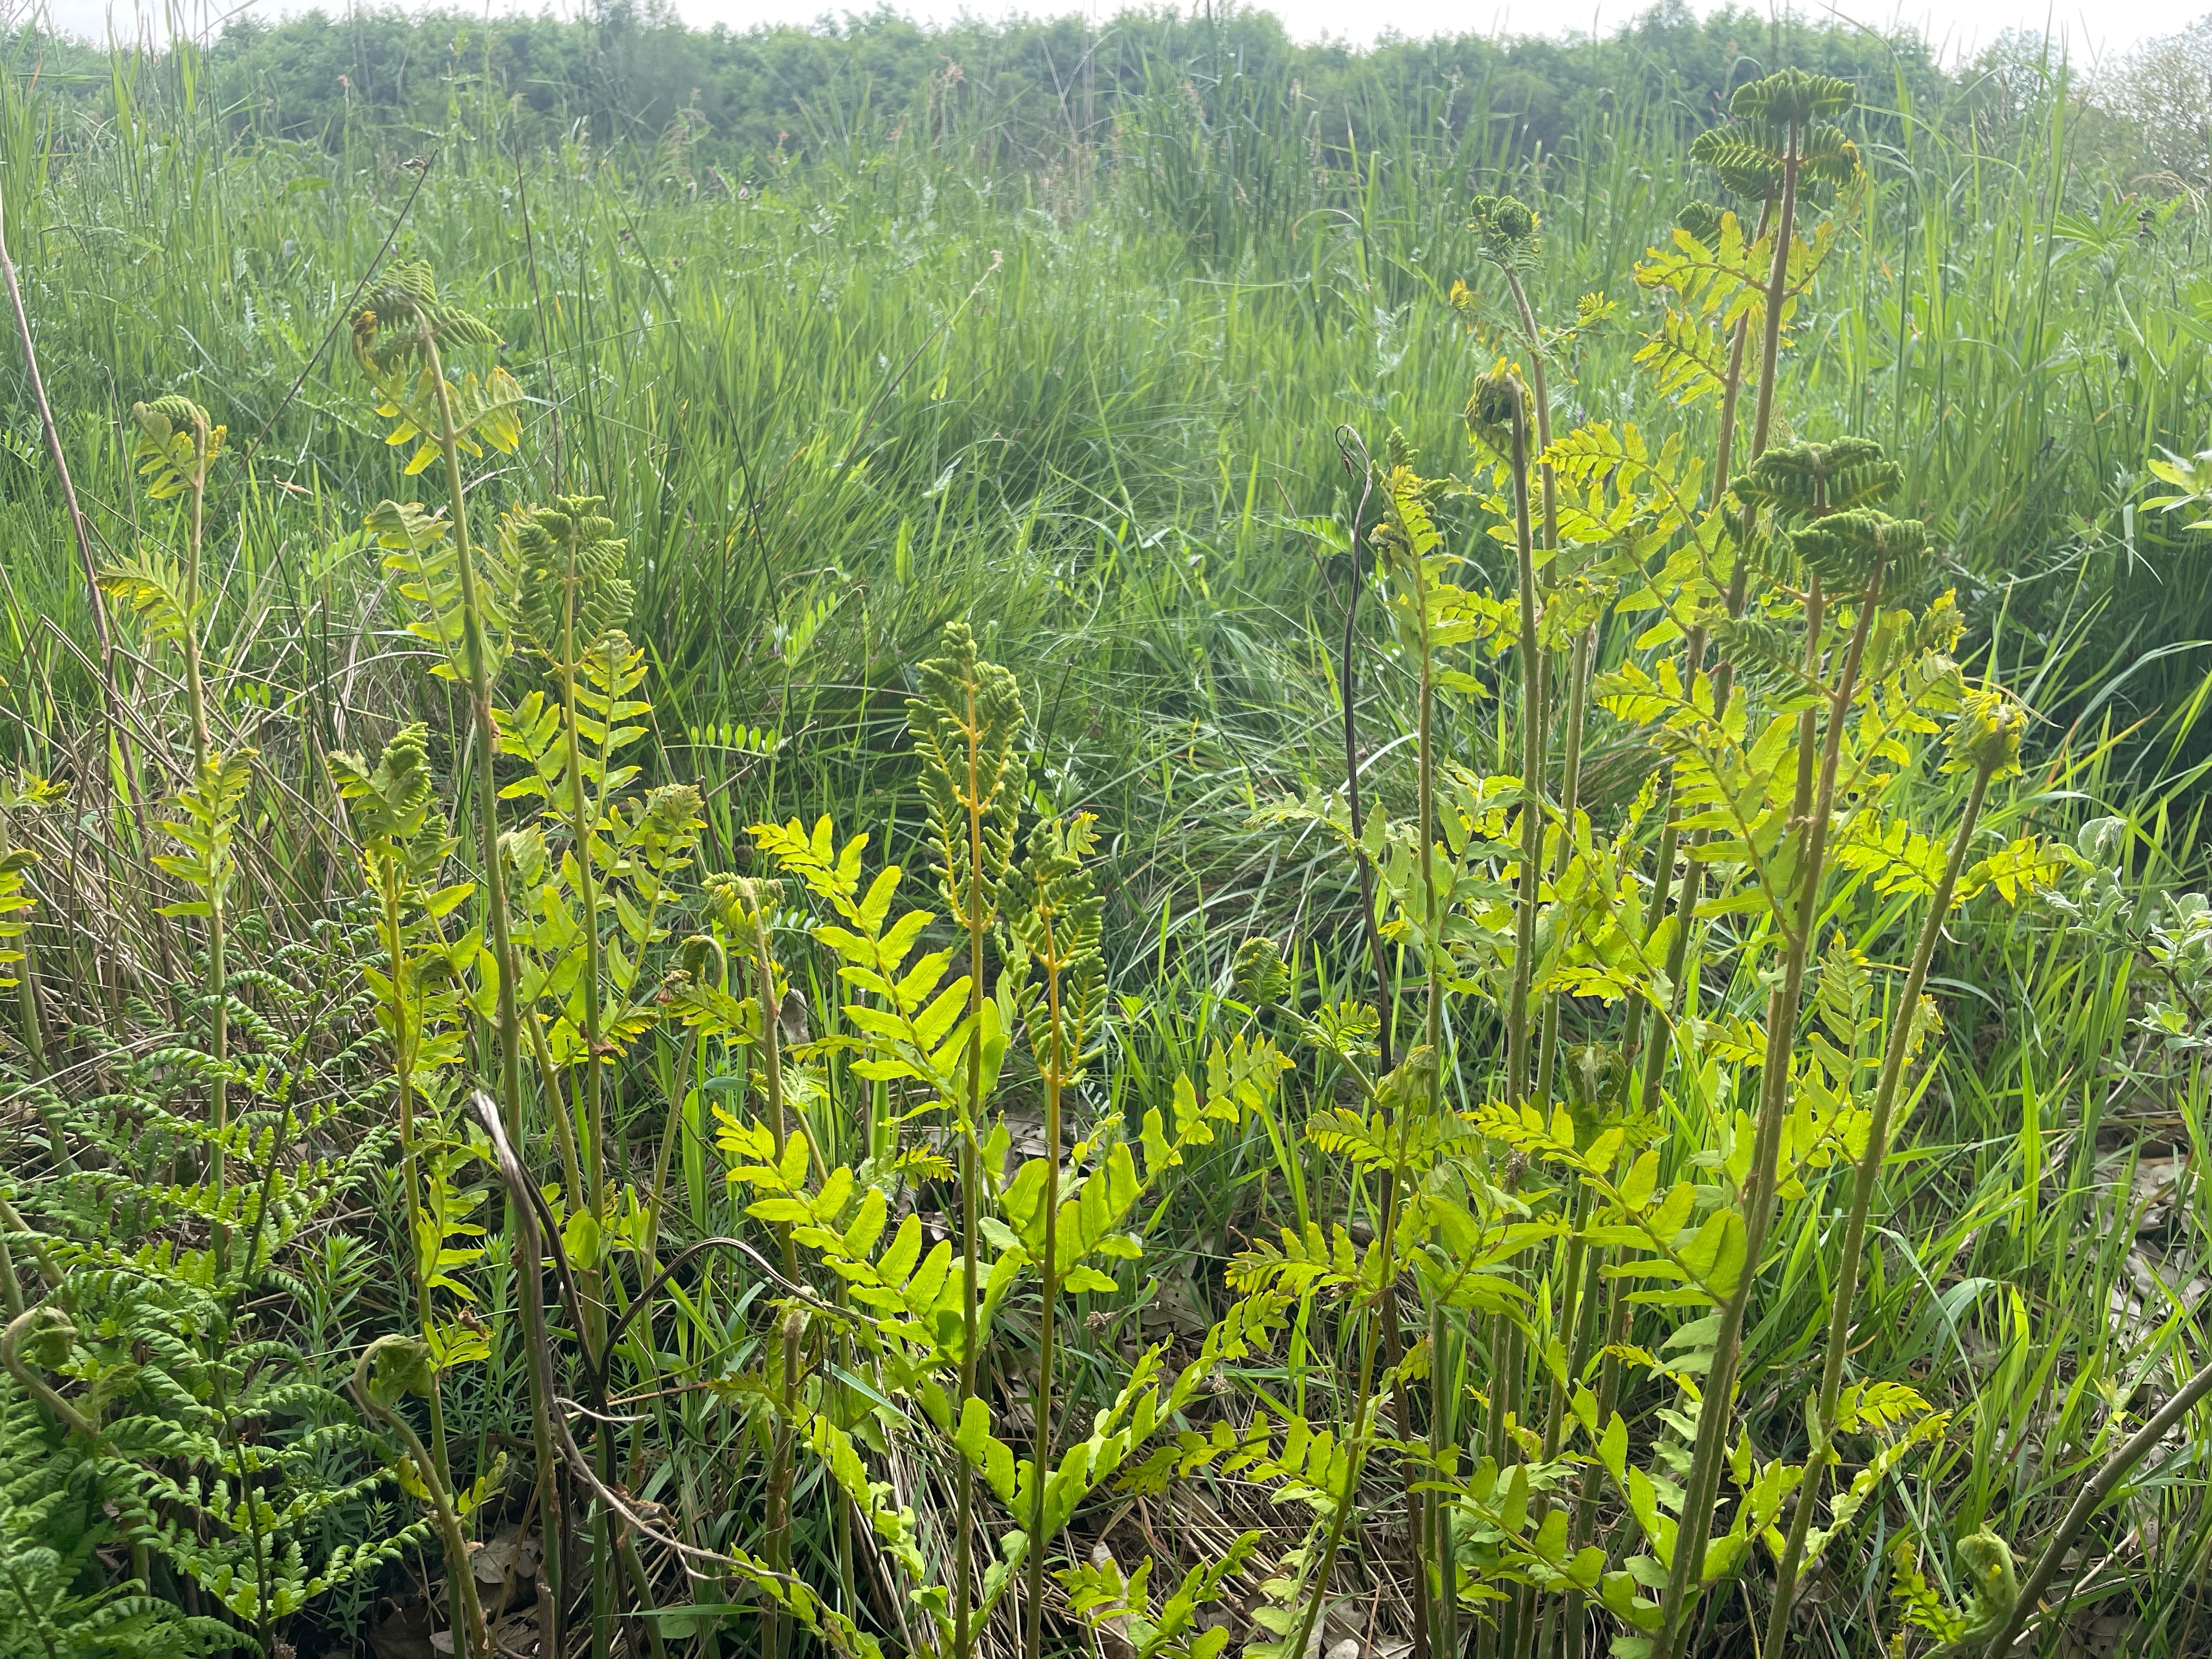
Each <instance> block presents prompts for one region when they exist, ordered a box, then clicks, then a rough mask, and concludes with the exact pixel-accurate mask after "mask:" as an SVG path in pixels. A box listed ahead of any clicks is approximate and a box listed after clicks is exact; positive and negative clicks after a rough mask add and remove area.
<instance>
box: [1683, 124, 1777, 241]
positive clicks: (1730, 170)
mask: <svg viewBox="0 0 2212 1659" xmlns="http://www.w3.org/2000/svg"><path fill="white" fill-rule="evenodd" d="M1690 159H1691V160H1692V161H1696V162H1698V163H1699V165H1700V166H1703V167H1711V169H1712V170H1713V171H1714V172H1715V173H1718V174H1719V175H1720V181H1721V188H1722V189H1723V190H1725V191H1728V192H1729V194H1730V195H1731V196H1736V197H1742V198H1743V199H1745V200H1747V201H1752V202H1763V201H1765V200H1766V199H1767V198H1768V197H1772V196H1776V195H1778V194H1779V193H1780V192H1781V190H1782V158H1781V157H1780V156H1779V155H1776V154H1775V153H1774V152H1773V151H1772V150H1771V149H1768V148H1767V147H1766V146H1765V144H1762V143H1759V142H1758V141H1757V140H1755V139H1753V138H1752V137H1749V136H1747V134H1746V133H1745V132H1744V131H1742V130H1741V129H1740V128H1736V127H1713V128H1711V129H1710V130H1708V131H1705V132H1701V133H1699V135H1698V136H1697V137H1695V138H1693V139H1692V140H1691V141H1690ZM1685 228H1687V227H1685ZM1691 234H1692V235H1696V234H1697V233H1696V232H1695V231H1692V232H1691ZM1699 240H1701V241H1703V240H1710V239H1709V238H1705V237H1700V238H1699Z"/></svg>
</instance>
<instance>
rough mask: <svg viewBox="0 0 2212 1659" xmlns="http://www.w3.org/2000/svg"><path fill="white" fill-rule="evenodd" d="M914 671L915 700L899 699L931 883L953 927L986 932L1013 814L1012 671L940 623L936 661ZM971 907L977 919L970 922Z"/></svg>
mask: <svg viewBox="0 0 2212 1659" xmlns="http://www.w3.org/2000/svg"><path fill="white" fill-rule="evenodd" d="M919 672H920V677H921V696H915V697H909V698H908V700H907V706H906V708H907V726H908V730H909V731H911V732H913V734H914V746H915V754H916V755H918V756H919V757H921V763H922V789H923V793H925V794H926V795H927V799H928V803H929V822H930V828H931V829H932V831H933V833H934V835H935V836H936V839H937V855H938V874H939V883H940V884H941V886H942V887H943V890H944V892H945V903H946V905H947V906H948V907H949V908H950V909H951V915H952V920H953V921H955V922H957V924H958V925H959V926H961V927H973V926H975V925H978V924H980V925H981V926H984V927H988V926H990V925H991V923H992V922H993V921H994V920H995V919H996V916H997V912H998V904H999V891H1000V885H1001V884H1002V883H1003V882H1004V881H1005V879H1006V871H1007V868H1008V866H1010V865H1012V862H1013V857H1014V829H1015V824H1016V823H1017V821H1018V818H1019V817H1020V813H1021V798H1020V791H1019V787H1018V786H1019V783H1020V779H1021V767H1020V764H1019V763H1018V762H1017V761H1016V760H1015V758H1014V739H1015V738H1016V737H1018V735H1019V733H1020V732H1021V729H1022V723H1023V721H1024V720H1026V719H1027V718H1028V715H1027V713H1026V711H1025V710H1024V708H1023V707H1022V694H1021V688H1020V686H1019V685H1018V684H1017V683H1016V682H1015V679H1014V677H1013V675H1012V673H1010V672H1008V671H1006V669H1004V668H1001V667H1000V666H999V665H998V664H996V663H993V662H986V661H984V660H983V659H981V656H980V655H979V654H978V653H977V652H976V649H975V635H974V634H973V633H972V632H970V631H969V627H968V624H967V623H946V624H945V654H944V655H942V656H939V657H933V658H931V659H928V660H927V662H924V663H923V664H921V668H920V671H919ZM971 820H972V823H973V824H974V827H975V831H976V835H975V847H974V851H973V853H972V854H971V852H970V848H969V827H970V823H971ZM971 856H972V858H973V859H974V860H975V861H974V862H973V863H972V864H971V862H970V860H971ZM971 888H973V889H974V891H973V892H972V894H971V891H970V890H971ZM971 899H972V901H973V907H974V908H980V909H981V915H974V914H971Z"/></svg>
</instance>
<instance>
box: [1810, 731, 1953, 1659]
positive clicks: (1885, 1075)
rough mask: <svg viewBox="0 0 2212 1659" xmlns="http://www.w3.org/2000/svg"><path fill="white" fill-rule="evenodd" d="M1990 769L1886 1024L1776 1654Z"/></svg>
mask: <svg viewBox="0 0 2212 1659" xmlns="http://www.w3.org/2000/svg"><path fill="white" fill-rule="evenodd" d="M1991 770H1992V768H1991V767H1990V766H1988V765H1984V766H1980V767H1978V768H1977V769H1975V773H1974V782H1973V787H1972V791H1971V792H1970V793H1968V794H1967V797H1966V811H1964V812H1963V813H1962V814H1961V815H1960V819H1959V829H1958V833H1957V834H1956V835H1955V836H1953V838H1952V841H1951V855H1950V857H1949V859H1948V860H1946V862H1945V864H1944V866H1943V875H1942V879H1941V880H1940V881H1938V882H1937V883H1936V890H1935V892H1934V893H1932V894H1931V895H1930V896H1929V901H1928V915H1927V917H1926V919H1925V920H1924V921H1923V922H1922V923H1921V925H1920V939H1919V942H1918V944H1917V945H1915V946H1914V948H1913V952H1912V965H1911V969H1908V970H1907V972H1906V974H1905V988H1904V990H1903V991H1902V992H1901V993H1900V994H1899V1000H1898V1006H1899V1012H1898V1017H1897V1019H1896V1022H1895V1024H1893V1025H1892V1026H1891V1028H1890V1033H1889V1043H1888V1046H1887V1048H1886V1049H1885V1050H1884V1052H1883V1054H1882V1060H1881V1081H1880V1083H1879V1084H1878V1085H1877V1086H1876V1089H1875V1103H1874V1115H1873V1118H1872V1121H1870V1122H1869V1125H1868V1127H1867V1144H1866V1152H1864V1154H1863V1155H1862V1156H1861V1158H1860V1159H1859V1162H1858V1169H1857V1176H1856V1179H1855V1180H1854V1182H1853V1183H1852V1187H1851V1211H1850V1219H1849V1220H1848V1221H1847V1222H1846V1223H1845V1224H1844V1249H1843V1257H1842V1260H1841V1261H1839V1262H1838V1265H1837V1268H1836V1282H1835V1287H1834V1289H1833V1291H1832V1292H1831V1295H1832V1298H1833V1306H1832V1310H1831V1311H1830V1313H1829V1316H1828V1351H1827V1355H1826V1358H1825V1360H1824V1361H1823V1362H1822V1364H1821V1368H1820V1405H1819V1407H1818V1408H1817V1410H1816V1411H1815V1413H1814V1419H1813V1434H1814V1445H1813V1447H1812V1450H1811V1455H1810V1462H1811V1467H1810V1468H1808V1470H1807V1471H1806V1474H1805V1478H1804V1480H1803V1481H1802V1484H1801V1485H1800V1486H1798V1488H1797V1503H1796V1510H1795V1512H1794V1513H1793V1514H1792V1515H1791V1516H1790V1536H1789V1540H1788V1541H1787V1543H1786V1544H1785V1545H1784V1547H1783V1552H1782V1559H1781V1562H1780V1564H1779V1565H1778V1568H1777V1570H1776V1574H1775V1584H1774V1607H1773V1610H1772V1612H1771V1615H1770V1616H1769V1619H1768V1621H1767V1626H1766V1651H1768V1652H1769V1653H1779V1652H1781V1651H1782V1648H1781V1646H1780V1645H1779V1644H1781V1643H1782V1641H1783V1640H1784V1638H1785V1637H1786V1636H1787V1635H1788V1633H1789V1630H1790V1604H1791V1602H1792V1601H1793V1600H1794V1599H1795V1597H1796V1589H1797V1572H1798V1569H1799V1567H1800V1566H1801V1565H1802V1562H1803V1559H1804V1553H1805V1538H1806V1534H1807V1533H1808V1530H1809V1529H1810V1528H1811V1526H1812V1523H1813V1511H1814V1508H1815V1507H1816V1506H1817V1505H1818V1504H1819V1502H1820V1492H1821V1490H1822V1488H1823V1487H1824V1486H1825V1485H1826V1480H1827V1473H1828V1468H1829V1466H1830V1465H1831V1464H1832V1463H1833V1462H1835V1452H1834V1448H1833V1445H1832V1439H1833V1436H1834V1434H1835V1420H1836V1403H1837V1401H1838V1399H1839V1398H1840V1397H1841V1395H1842V1393H1843V1384H1844V1353H1845V1352H1846V1351H1847V1349H1848V1346H1849V1345H1850V1330H1851V1318H1852V1315H1853V1314H1854V1313H1855V1312H1856V1311H1857V1300H1858V1282H1859V1261H1860V1257H1861V1255H1862V1253H1863V1250H1864V1249H1865V1245H1866V1230H1867V1214H1868V1212H1869V1210H1870V1209H1871V1208H1872V1207H1873V1204H1874V1189H1875V1182H1877V1181H1879V1180H1880V1179H1881V1167H1882V1164H1883V1163H1884V1161H1885V1160H1886V1159H1887V1156H1888V1152H1889V1121H1890V1115H1891V1113H1892V1111H1893V1109H1895V1107H1896V1104H1897V1094H1898V1089H1899V1083H1900V1080H1901V1079H1903V1077H1904V1075H1905V1054H1906V1052H1907V1050H1908V1049H1909V1048H1911V1037H1912V1028H1913V1024H1914V1023H1915V1022H1914V1018H1913V1016H1914V1012H1915V1011H1916V1010H1917V1008H1918V1007H1919V1006H1920V993H1921V990H1922V987H1924V986H1925V985H1926V984H1927V982H1928V964H1929V962H1930V961H1931V960H1932V959H1933V958H1934V957H1935V954H1936V939H1938V938H1939V937H1941V935H1942V932H1943V921H1944V918H1945V917H1946V916H1947V915H1949V914H1950V909H1951V896H1952V894H1953V893H1954V892H1955V891H1956V890H1957V889H1958V884H1959V872H1960V870H1962V869H1963V868H1964V867H1965V866H1966V849H1967V847H1968V846H1969V844H1970V843H1971V842H1972V840H1973V836H1974V823H1975V820H1976V819H1977V818H1978V817H1980V816H1981V811H1982V802H1983V799H1984V796H1985V795H1986V794H1987V793H1988V792H1989V787H1990V772H1991Z"/></svg>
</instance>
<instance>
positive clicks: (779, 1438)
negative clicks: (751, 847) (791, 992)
mask: <svg viewBox="0 0 2212 1659" xmlns="http://www.w3.org/2000/svg"><path fill="white" fill-rule="evenodd" d="M752 926H753V939H754V945H753V961H754V965H755V969H756V972H757V978H756V979H755V981H754V983H755V985H756V986H757V992H758V996H759V1000H760V1025H761V1039H760V1046H761V1076H762V1081H763V1085H765V1091H766V1093H767V1095H768V1109H769V1119H768V1128H769V1140H770V1145H771V1146H773V1147H774V1149H775V1158H776V1162H777V1163H778V1164H781V1162H782V1161H783V1146H784V1141H785V1139H786V1138H787V1135H788V1133H789V1126H788V1124H787V1121H786V1118H785V1103H784V1097H783V1044H782V1042H781V1036H782V1033H781V1030H779V1029H778V1022H779V1019H780V1018H781V1012H782V999H781V996H780V995H779V994H778V993H777V991H776V988H775V956H774V954H773V953H772V952H771V951H770V950H769V914H768V908H767V906H766V905H764V904H763V903H762V902H761V901H760V898H759V896H758V894H757V892H756V894H755V896H754V897H753V900H752ZM775 1231H776V1237H777V1238H778V1240H779V1241H780V1242H781V1244H782V1246H783V1272H784V1276H785V1278H786V1279H789V1280H791V1281H792V1282H793V1283H794V1284H795V1283H796V1282H797V1281H798V1278H799V1252H798V1247H797V1246H796V1245H795V1244H794V1243H793V1242H792V1237H791V1225H790V1224H789V1223H788V1222H778V1223H777V1224H776V1226H775ZM780 1331H781V1349H782V1355H781V1358H782V1374H781V1385H780V1389H779V1391H778V1394H777V1396H776V1418H775V1439H774V1443H773V1445H772V1447H771V1449H770V1451H769V1476H768V1517H767V1528H766V1531H767V1535H768V1562H769V1565H770V1566H771V1567H773V1568H775V1570H776V1571H779V1572H780V1571H784V1570H786V1569H787V1568H788V1567H789V1566H790V1565H791V1526H790V1519H791V1516H790V1507H791V1463H792V1411H793V1401H794V1398H795V1396H796V1395H797V1394H798V1391H799V1334H800V1316H799V1310H797V1309H796V1308H793V1309H792V1310H790V1312H789V1314H788V1316H787V1317H786V1318H785V1319H784V1320H783V1321H782V1322H781V1327H780ZM601 1438H602V1443H605V1436H604V1435H602V1437H601ZM602 1474H603V1478H604V1471H603V1472H602ZM761 1616H762V1620H763V1623H764V1624H765V1626H766V1629H765V1631H764V1632H763V1640H762V1643H761V1652H762V1654H763V1659H781V1655H782V1653H783V1628H782V1621H781V1619H780V1618H779V1616H778V1614H777V1612H776V1609H775V1606H774V1605H773V1604H772V1603H763V1608H762V1614H761Z"/></svg>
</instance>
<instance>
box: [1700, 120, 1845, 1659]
mask: <svg viewBox="0 0 2212 1659" xmlns="http://www.w3.org/2000/svg"><path fill="white" fill-rule="evenodd" d="M1793 154H1794V148H1793ZM1880 592H1881V568H1880V566H1879V565H1877V566H1876V567H1875V572H1874V576H1873V580H1872V581H1871V582H1870V583H1869V588H1868V592H1867V595H1866V597H1865V599H1863V601H1862V603H1861V604H1860V605H1859V611H1858V618H1857V623H1856V624H1855V625H1854V626H1853V628H1852V629H1851V639H1850V646H1849V647H1847V648H1846V650H1845V653H1844V663H1843V667H1842V670H1841V671H1840V672H1839V673H1838V676H1837V678H1836V684H1835V689H1834V690H1833V691H1832V693H1831V694H1830V696H1829V697H1828V731H1827V740H1826V744H1825V745H1824V747H1823V752H1822V754H1821V758H1820V782H1819V788H1818V794H1817V796H1816V797H1815V798H1814V799H1813V800H1811V801H1810V802H1808V801H1806V799H1805V790H1806V779H1805V775H1804V772H1803V770H1802V768H1801V770H1800V773H1799V795H1798V805H1799V809H1800V810H1799V811H1798V812H1797V814H1796V816H1797V817H1799V818H1800V819H1802V820H1803V821H1804V826H1805V827H1804V830H1803V839H1802V846H1803V848H1804V851H1803V854H1802V856H1801V859H1800V861H1799V865H1798V870H1799V874H1798V878H1797V894H1796V896H1797V915H1796V923H1795V926H1794V927H1792V926H1791V925H1790V921H1789V919H1788V918H1785V917H1778V918H1777V920H1778V921H1780V922H1781V923H1782V925H1783V927H1784V937H1785V940H1786V945H1785V950H1784V960H1783V972H1782V981H1781V983H1780V984H1778V986H1776V987H1775V989H1774V992H1773V994H1772V997H1771V1000H1770V1002H1769V1004H1768V1013H1767V1028H1766V1060H1765V1072H1764V1074H1763V1076H1762V1077H1761V1079H1760V1085H1761V1088H1760V1099H1759V1121H1758V1129H1757V1133H1756V1136H1755V1138H1754V1141H1753V1152H1752V1169H1751V1182H1750V1185H1749V1186H1748V1187H1747V1188H1746V1190H1745V1193H1744V1200H1743V1221H1744V1262H1743V1269H1742V1273H1741V1278H1740V1279H1739V1280H1738V1281H1737V1284H1736V1286H1735V1291H1734V1293H1733V1294H1731V1295H1730V1296H1729V1299H1728V1301H1727V1303H1726V1304H1724V1305H1723V1307H1722V1309H1721V1323H1720V1331H1719V1334H1718V1336H1717V1338H1716V1340H1715V1342H1714V1348H1713V1362H1712V1369H1711V1371H1710V1372H1708V1373H1707V1385H1706V1389H1705V1404H1704V1407H1702V1409H1701V1410H1700V1412H1699V1419H1698V1441H1697V1449H1696V1451H1695V1453H1694V1454H1693V1455H1692V1461H1691V1466H1690V1478H1689V1480H1687V1481H1686V1483H1685V1486H1684V1491H1683V1498H1682V1518H1681V1524H1680V1528H1679V1530H1678V1531H1677V1533H1676V1535H1675V1541H1674V1562H1673V1565H1672V1566H1671V1567H1670V1569H1669V1571H1668V1585H1667V1599H1666V1602H1665V1604H1664V1605H1665V1608H1666V1612H1665V1625H1664V1627H1663V1632H1662V1636H1661V1638H1660V1644H1659V1648H1658V1653H1659V1656H1660V1659H1676V1656H1678V1655H1679V1654H1680V1652H1681V1644H1682V1643H1683V1642H1684V1641H1685V1640H1686V1636H1687V1631H1688V1622H1689V1621H1688V1617H1687V1615H1688V1611H1689V1604H1690V1602H1691V1601H1693V1600H1694V1599H1695V1598H1694V1596H1693V1595H1692V1583H1691V1575H1692V1574H1693V1573H1696V1572H1699V1571H1700V1568H1701V1565H1702V1563H1703V1559H1704V1555H1705V1541H1706V1539H1707V1537H1708V1536H1709V1535H1710V1534H1711V1528H1712V1521H1713V1515H1712V1510H1713V1505H1714V1504H1715V1503H1716V1502H1717V1499H1718V1496H1719V1492H1720V1474H1721V1465H1722V1463H1723V1462H1724V1461H1725V1460H1726V1457H1727V1444H1728V1421H1729V1413H1730V1411H1731V1404H1732V1401H1733V1400H1734V1397H1735V1380H1736V1367H1737V1365H1738V1364H1739V1363H1740V1362H1741V1359H1742V1351H1743V1326H1744V1318H1745V1315H1746V1313H1747V1311H1748V1310H1749V1307H1750V1304H1751V1295H1752V1291H1753V1286H1754V1285H1756V1284H1757V1283H1758V1280H1759V1257H1760V1255H1761V1254H1762V1253H1763V1252H1764V1250H1765V1245H1766V1234H1767V1230H1768V1228H1769V1226H1770V1225H1771V1223H1772V1221H1773V1217H1774V1196H1775V1185H1776V1176H1777V1168H1778V1164H1779V1161H1780V1157H1781V1151H1782V1128H1783V1121H1784V1117H1785V1116H1786V1115H1788V1112H1789V1107H1790V1053H1791V1051H1792V1049H1793V1048H1795V1046H1796V1028H1797V1010H1798V1006H1799V1003H1800V1000H1802V995H1803V992H1804V986H1805V963H1806V960H1807V958H1808V955H1809V954H1810V951H1811V945H1812V937H1813V932H1814V927H1815V926H1816V924H1817V923H1818V921H1819V916H1820V876H1821V866H1822V863H1823V860H1825V858H1826V851H1827V836H1828V826H1829V823H1830V821H1831V819H1832V817H1833V816H1834V809H1835V789H1836V769H1837V766H1838V762H1839V760H1840V758H1841V756H1842V750H1843V741H1844V724H1845V720H1846V717H1847V716H1848V715H1849V714H1850V708H1851V703H1852V700H1853V698H1854V697H1855V696H1856V695H1857V690H1858V671H1859V666H1860V664H1861V663H1862V661H1863V659H1864V657H1865V653H1866V642H1867V637H1868V635H1869V633H1870V632H1871V630H1872V628H1873V623H1874V617H1875V612H1876V611H1877V610H1878V609H1879V608H1880V607H1879V605H1877V604H1876V603H1875V600H1876V599H1877V598H1878V597H1879V594H1880ZM1806 612H1807V644H1806V652H1807V656H1808V661H1816V660H1817V659H1816V658H1815V657H1814V653H1815V652H1817V650H1818V649H1819V644H1818V640H1819V634H1820V588H1819V584H1818V582H1817V580H1816V581H1815V583H1814V591H1813V594H1812V597H1811V598H1810V599H1808V602H1807V605H1806ZM1800 744H1801V746H1804V745H1805V737H1804V734H1803V730H1802V727H1801V730H1800ZM1808 812H1809V817H1808V816H1807V815H1808Z"/></svg>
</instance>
